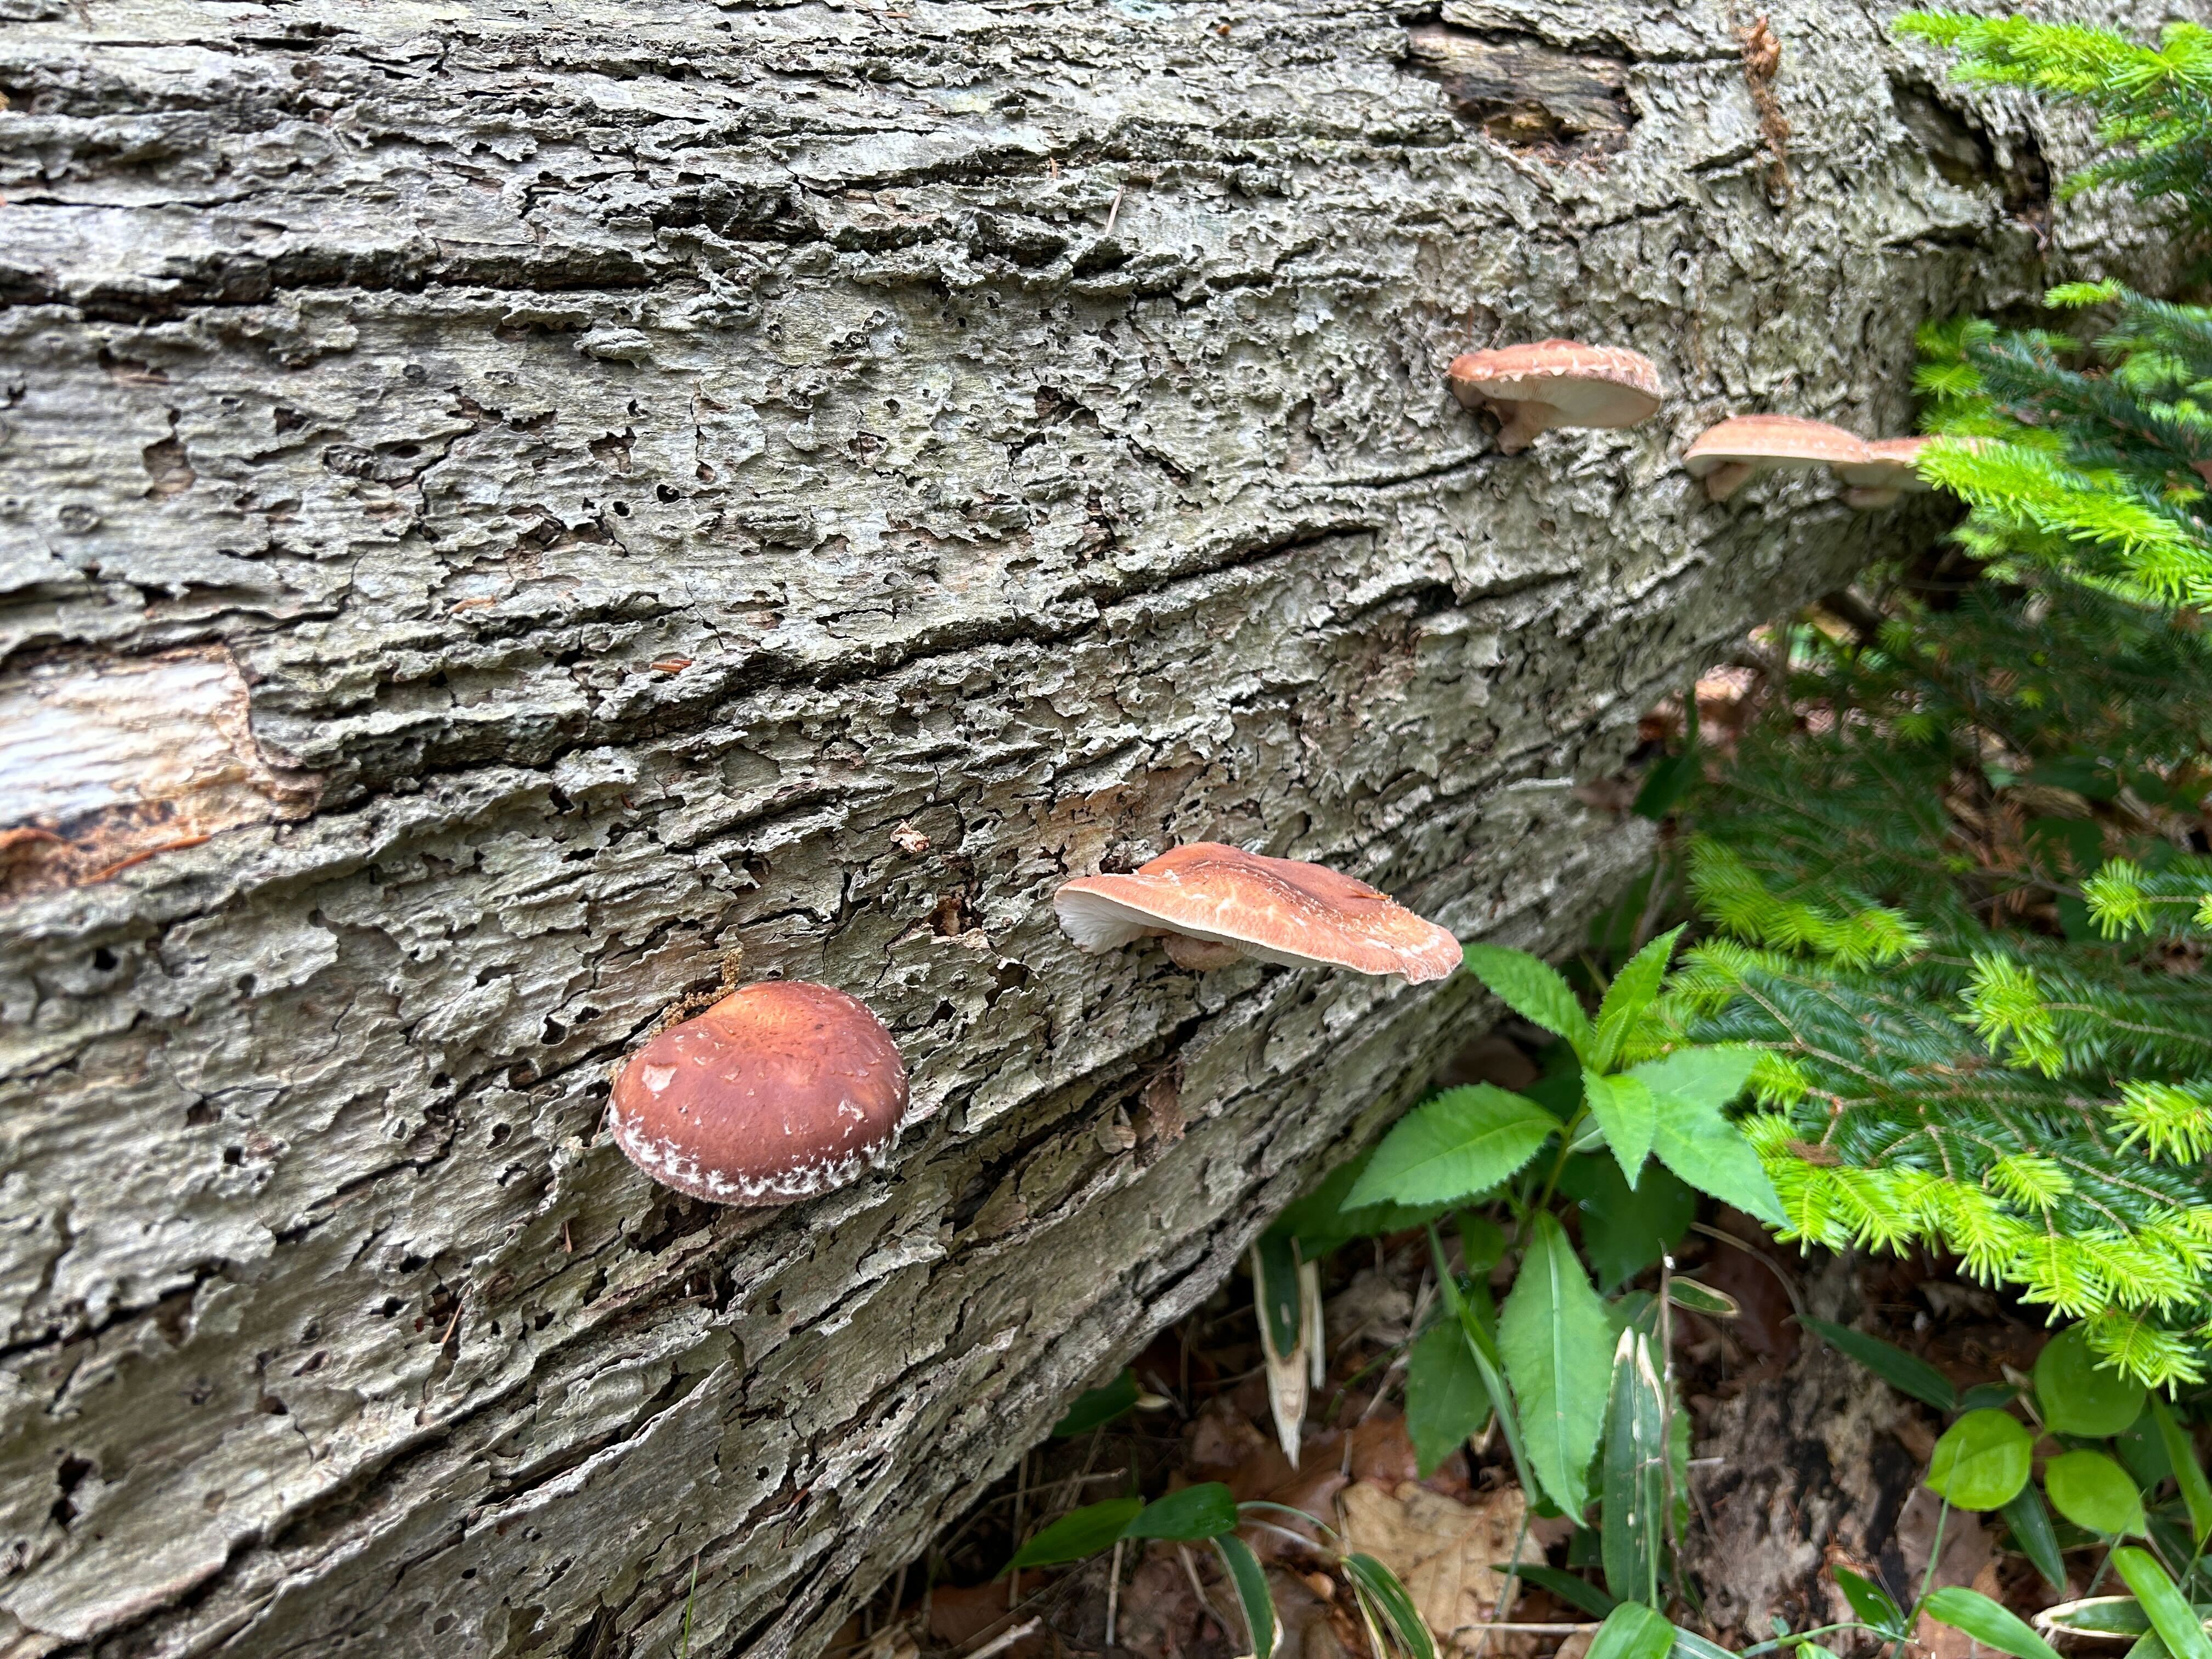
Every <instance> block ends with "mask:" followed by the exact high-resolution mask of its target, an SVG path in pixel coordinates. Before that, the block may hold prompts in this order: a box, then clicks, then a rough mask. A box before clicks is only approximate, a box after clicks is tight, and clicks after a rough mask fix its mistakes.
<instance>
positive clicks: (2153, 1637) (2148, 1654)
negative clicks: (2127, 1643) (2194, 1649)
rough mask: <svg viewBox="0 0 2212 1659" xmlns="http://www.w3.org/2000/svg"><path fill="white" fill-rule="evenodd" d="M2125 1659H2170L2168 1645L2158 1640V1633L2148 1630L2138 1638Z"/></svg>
mask: <svg viewBox="0 0 2212 1659" xmlns="http://www.w3.org/2000/svg"><path fill="white" fill-rule="evenodd" d="M2124 1659H2170V1654H2169V1651H2168V1650H2167V1648H2166V1644H2165V1643H2163V1642H2161V1641H2160V1640H2159V1639H2158V1632H2156V1631H2154V1630H2147V1631H2145V1632H2143V1633H2142V1635H2141V1636H2138V1637H2136V1639H2135V1643H2134V1645H2133V1646H2131V1647H2130V1648H2129V1649H2128V1650H2127V1653H2126V1655H2125V1656H2124Z"/></svg>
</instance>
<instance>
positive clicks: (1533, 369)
mask: <svg viewBox="0 0 2212 1659" xmlns="http://www.w3.org/2000/svg"><path fill="white" fill-rule="evenodd" d="M1446 373H1447V375H1448V377H1449V380H1450V382H1451V389H1452V392H1453V394H1454V395H1455V396H1456V397H1457V398H1459V400H1460V402H1461V403H1462V404H1466V405H1467V407H1468V408H1469V409H1474V408H1476V407H1478V406H1480V405H1481V404H1491V405H1492V406H1493V407H1495V408H1497V409H1498V410H1499V411H1500V412H1501V413H1503V414H1505V415H1507V416H1508V417H1509V418H1508V421H1507V423H1506V429H1505V430H1504V432H1501V433H1499V434H1498V444H1499V447H1501V448H1503V449H1504V450H1505V451H1506V452H1507V453H1513V452H1515V451H1516V450H1520V449H1525V448H1526V447H1528V441H1529V440H1531V439H1533V438H1534V436H1535V435H1536V434H1537V433H1539V432H1541V431H1543V430H1544V429H1545V428H1548V427H1554V426H1597V427H1620V426H1634V425H1635V424H1636V423H1637V422H1638V421H1641V420H1644V419H1647V418H1649V417H1650V416H1651V415H1652V414H1653V413H1654V412H1655V411H1656V410H1657V409H1658V407H1659V404H1660V401H1661V399H1662V398H1664V397H1665V395H1666V392H1665V388H1664V387H1663V386H1662V385H1661V384H1660V380H1659V371H1658V369H1657V368H1656V367H1654V366H1653V364H1652V362H1651V360H1650V358H1649V357H1646V356H1644V354H1643V353H1641V352H1638V351H1628V350H1625V349H1622V348H1620V347H1619V346H1592V345H1583V344H1581V343H1578V342H1577V341H1574V340H1540V341H1538V342H1536V343H1534V345H1515V346H1500V347H1498V348H1497V349H1494V350H1490V351H1470V352H1467V353H1465V354H1464V355H1462V356H1459V357H1456V358H1455V359H1453V361H1452V366H1451V368H1449V370H1448V371H1446ZM1516 405H1535V406H1536V408H1534V409H1533V410H1528V412H1525V413H1524V412H1523V411H1522V410H1521V409H1520V408H1518V407H1516Z"/></svg>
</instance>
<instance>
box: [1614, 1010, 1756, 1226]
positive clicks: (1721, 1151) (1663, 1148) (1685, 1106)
mask: <svg viewBox="0 0 2212 1659" xmlns="http://www.w3.org/2000/svg"><path fill="white" fill-rule="evenodd" d="M1688 1052H1691V1053H1696V1052H1698V1051H1697V1050H1694V1049H1692V1050H1690V1051H1688ZM1669 1058H1672V1056H1669ZM1659 1063H1662V1064H1663V1063H1664V1062H1659ZM1643 1069H1644V1068H1643V1067H1642V1066H1638V1068H1637V1071H1638V1072H1641V1071H1642V1070H1643ZM1630 1075H1632V1076H1633V1075H1635V1073H1630ZM1651 1099H1652V1103H1653V1104H1654V1105H1655V1106H1656V1108H1657V1109H1658V1132H1657V1133H1656V1134H1655V1135H1654V1136H1653V1137H1652V1150H1653V1151H1655V1152H1657V1153H1658V1154H1659V1161H1660V1162H1661V1163H1662V1164H1665V1165H1666V1166H1667V1167H1668V1169H1670V1170H1673V1171H1674V1173H1675V1174H1676V1175H1678V1176H1681V1177H1682V1179H1683V1180H1685V1181H1686V1182H1689V1183H1690V1185H1692V1187H1696V1188H1699V1189H1700V1190H1702V1191H1705V1192H1708V1193H1711V1194H1712V1195H1713V1196H1714V1197H1715V1198H1717V1199H1719V1200H1721V1201H1722V1202H1723V1203H1726V1204H1733V1205H1735V1206H1736V1208H1738V1209H1739V1210H1741V1211H1743V1212H1745V1213H1746V1214H1748V1215H1753V1216H1756V1217H1758V1218H1759V1219H1760V1220H1761V1221H1765V1222H1769V1223H1771V1224H1772V1225H1776V1226H1779V1225H1782V1219H1783V1216H1782V1200H1780V1199H1779V1198H1778V1197H1777V1196H1775V1192H1774V1183H1773V1182H1771V1181H1769V1180H1768V1179H1767V1178H1766V1169H1765V1165H1763V1164H1760V1163H1759V1154H1758V1153H1757V1152H1754V1151H1753V1149H1752V1145H1751V1143H1750V1142H1749V1141H1748V1140H1747V1139H1744V1137H1743V1132H1742V1131H1741V1129H1739V1128H1737V1127H1735V1125H1734V1124H1733V1123H1730V1122H1729V1121H1728V1120H1727V1119H1726V1118H1724V1117H1723V1116H1722V1115H1720V1112H1719V1110H1718V1109H1717V1108H1715V1107H1711V1106H1706V1105H1701V1104H1699V1103H1696V1102H1694V1101H1692V1100H1691V1099H1690V1098H1689V1097H1686V1096H1683V1095H1677V1094H1672V1093H1668V1092H1665V1091H1661V1090H1659V1089H1656V1088H1655V1089H1653V1090H1652V1091H1651Z"/></svg>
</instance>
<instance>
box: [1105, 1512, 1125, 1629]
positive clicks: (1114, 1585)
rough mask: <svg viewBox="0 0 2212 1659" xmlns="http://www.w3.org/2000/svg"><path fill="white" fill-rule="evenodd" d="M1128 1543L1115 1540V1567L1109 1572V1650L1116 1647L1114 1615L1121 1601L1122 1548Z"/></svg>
mask: <svg viewBox="0 0 2212 1659" xmlns="http://www.w3.org/2000/svg"><path fill="white" fill-rule="evenodd" d="M1127 1542H1128V1540H1127V1539H1126V1538H1117V1539H1115V1541H1114V1565H1112V1566H1111V1567H1109V1569H1108V1570H1107V1577H1106V1645H1107V1646H1108V1647H1109V1648H1110V1647H1112V1646H1113V1645H1114V1613H1115V1607H1116V1606H1117V1605H1118V1604H1119V1602H1120V1601H1121V1548H1122V1546H1123V1545H1125V1544H1127Z"/></svg>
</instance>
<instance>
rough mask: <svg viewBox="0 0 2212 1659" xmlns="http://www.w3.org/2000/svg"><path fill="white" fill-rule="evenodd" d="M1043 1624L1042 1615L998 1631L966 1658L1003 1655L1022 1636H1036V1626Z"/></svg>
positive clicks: (978, 1658)
mask: <svg viewBox="0 0 2212 1659" xmlns="http://www.w3.org/2000/svg"><path fill="white" fill-rule="evenodd" d="M1043 1623H1044V1620H1043V1618H1042V1615H1039V1616H1037V1617H1036V1618H1030V1619H1024V1620H1023V1621H1022V1622H1021V1623H1020V1624H1018V1625H1016V1626H1013V1628H1012V1629H1011V1630H1002V1631H1000V1632H999V1633H998V1634H997V1635H996V1636H994V1637H993V1638H991V1639H990V1640H989V1641H987V1642H986V1643H984V1644H983V1645H982V1646H981V1647H980V1648H977V1649H976V1650H975V1652H973V1653H971V1654H969V1656H968V1659H993V1656H994V1655H996V1654H1001V1653H1004V1652H1005V1651H1006V1650H1007V1649H1008V1648H1010V1647H1012V1646H1013V1644H1015V1643H1017V1642H1018V1641H1020V1640H1021V1639H1022V1638H1024V1636H1034V1635H1036V1632H1037V1626H1040V1625H1042V1624H1043Z"/></svg>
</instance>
